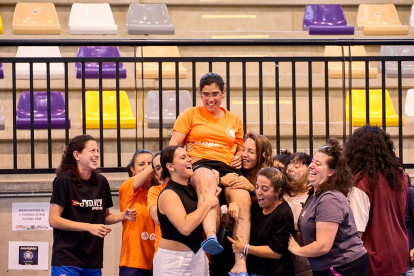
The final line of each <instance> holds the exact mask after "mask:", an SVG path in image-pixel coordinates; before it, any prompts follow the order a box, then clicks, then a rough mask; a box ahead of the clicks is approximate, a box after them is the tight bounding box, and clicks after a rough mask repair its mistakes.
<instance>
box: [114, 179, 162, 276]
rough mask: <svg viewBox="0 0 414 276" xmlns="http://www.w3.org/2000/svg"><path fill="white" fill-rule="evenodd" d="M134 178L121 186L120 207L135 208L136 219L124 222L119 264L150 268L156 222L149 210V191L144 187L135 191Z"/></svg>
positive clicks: (121, 208) (121, 209) (122, 208)
mask: <svg viewBox="0 0 414 276" xmlns="http://www.w3.org/2000/svg"><path fill="white" fill-rule="evenodd" d="M133 179H134V177H131V178H129V179H127V180H125V182H124V183H122V185H121V187H119V209H120V211H121V212H124V211H125V209H127V208H130V209H135V210H136V211H137V219H136V221H129V220H124V221H123V222H122V248H121V260H120V262H119V266H126V267H130V268H141V269H147V270H150V269H151V268H152V260H153V257H154V243H155V223H154V221H153V220H152V219H151V217H150V215H149V213H148V210H147V194H148V191H147V190H145V189H142V188H139V189H137V190H136V191H135V192H134V188H133Z"/></svg>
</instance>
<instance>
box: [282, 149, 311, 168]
mask: <svg viewBox="0 0 414 276" xmlns="http://www.w3.org/2000/svg"><path fill="white" fill-rule="evenodd" d="M311 162H312V156H310V155H309V154H307V153H306V152H296V153H294V154H292V155H291V156H289V163H288V164H292V163H293V164H295V163H300V164H303V165H306V166H308V167H309V165H310V163H311Z"/></svg>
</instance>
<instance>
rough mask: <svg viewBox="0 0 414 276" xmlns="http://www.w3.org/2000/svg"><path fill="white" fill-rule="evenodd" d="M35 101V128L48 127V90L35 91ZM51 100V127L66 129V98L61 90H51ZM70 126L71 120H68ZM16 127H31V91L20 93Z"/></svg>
mask: <svg viewBox="0 0 414 276" xmlns="http://www.w3.org/2000/svg"><path fill="white" fill-rule="evenodd" d="M33 97H34V99H33V102H34V110H33V112H34V128H35V129H47V126H48V123H47V119H48V116H47V115H48V114H47V92H46V91H41V92H33ZM50 100H51V103H52V104H51V113H50V114H51V117H52V120H51V126H50V127H51V128H53V129H64V128H66V122H65V100H64V98H63V94H62V92H60V91H51V92H50ZM68 123H69V128H70V120H69V121H68ZM16 128H17V129H30V92H29V91H24V92H22V93H21V94H20V98H19V103H18V104H17V109H16Z"/></svg>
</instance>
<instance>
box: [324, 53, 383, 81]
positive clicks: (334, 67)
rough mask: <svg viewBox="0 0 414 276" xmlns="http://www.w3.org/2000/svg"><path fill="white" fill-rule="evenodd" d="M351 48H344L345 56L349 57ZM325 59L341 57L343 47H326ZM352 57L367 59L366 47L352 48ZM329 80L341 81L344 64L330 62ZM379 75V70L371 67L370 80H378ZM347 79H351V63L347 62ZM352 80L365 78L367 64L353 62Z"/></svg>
mask: <svg viewBox="0 0 414 276" xmlns="http://www.w3.org/2000/svg"><path fill="white" fill-rule="evenodd" d="M348 49H349V48H348V47H347V46H344V55H345V56H346V57H347V56H349V50H348ZM324 55H325V57H341V56H342V47H341V46H325V54H324ZM351 55H352V56H362V57H366V56H367V53H366V52H365V48H364V46H351ZM328 66H329V78H331V79H341V78H342V62H329V64H328ZM377 75H378V69H377V68H371V66H370V67H369V78H376V77H377ZM345 78H349V62H345ZM352 78H354V79H364V78H365V62H364V61H353V62H352Z"/></svg>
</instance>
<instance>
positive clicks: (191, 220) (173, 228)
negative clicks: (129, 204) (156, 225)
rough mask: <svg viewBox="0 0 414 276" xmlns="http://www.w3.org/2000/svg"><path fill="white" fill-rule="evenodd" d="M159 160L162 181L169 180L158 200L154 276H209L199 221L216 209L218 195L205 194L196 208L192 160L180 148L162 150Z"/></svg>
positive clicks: (170, 147) (171, 147)
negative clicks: (191, 180) (191, 182)
mask: <svg viewBox="0 0 414 276" xmlns="http://www.w3.org/2000/svg"><path fill="white" fill-rule="evenodd" d="M160 161H161V167H162V173H161V176H162V179H164V180H165V179H167V178H168V179H169V181H168V184H167V186H166V187H165V188H164V190H163V191H162V192H161V194H160V195H159V197H158V204H157V206H158V211H157V213H158V220H159V222H160V226H161V232H162V238H161V241H160V243H159V247H158V251H157V253H156V255H155V257H154V276H161V275H162V276H167V275H200V276H208V275H210V274H209V268H208V261H207V257H206V254H205V253H204V251H203V250H202V249H201V242H202V240H203V228H202V226H201V222H202V221H203V220H204V218H205V217H206V215H207V214H208V212H209V211H210V210H214V208H215V207H216V206H217V204H218V200H217V196H216V195H209V194H208V193H207V191H204V193H203V194H202V195H201V196H202V197H203V201H202V203H201V204H199V205H198V206H197V194H196V192H195V190H194V188H193V187H192V186H191V185H190V178H191V177H192V176H193V168H192V164H191V157H190V156H189V155H188V153H187V151H186V150H185V149H183V148H182V147H180V146H169V147H167V148H165V149H164V150H163V151H162V152H161V158H160ZM172 206H173V207H174V208H171V207H172Z"/></svg>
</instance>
